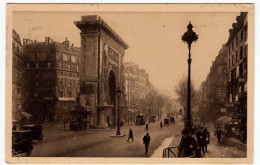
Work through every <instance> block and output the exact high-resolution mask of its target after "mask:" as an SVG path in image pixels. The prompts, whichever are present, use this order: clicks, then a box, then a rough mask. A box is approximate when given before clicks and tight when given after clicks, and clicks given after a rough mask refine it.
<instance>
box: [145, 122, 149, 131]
mask: <svg viewBox="0 0 260 165" xmlns="http://www.w3.org/2000/svg"><path fill="white" fill-rule="evenodd" d="M145 130H146V131H148V123H146V125H145Z"/></svg>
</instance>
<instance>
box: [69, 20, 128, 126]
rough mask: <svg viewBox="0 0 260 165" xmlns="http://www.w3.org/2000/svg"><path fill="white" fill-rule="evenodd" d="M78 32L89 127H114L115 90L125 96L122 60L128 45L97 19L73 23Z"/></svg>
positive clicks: (102, 21) (81, 76)
mask: <svg viewBox="0 0 260 165" xmlns="http://www.w3.org/2000/svg"><path fill="white" fill-rule="evenodd" d="M74 23H75V25H76V26H77V27H78V28H79V29H80V30H81V33H80V36H81V59H82V60H81V67H80V79H81V82H82V83H81V84H82V85H83V86H84V89H88V90H83V91H81V93H80V94H81V95H85V99H86V102H87V103H88V106H87V107H88V110H89V111H91V119H90V120H91V125H92V126H94V127H107V126H111V127H112V126H115V122H116V118H115V116H116V98H117V97H116V90H117V88H118V87H120V88H121V89H122V91H123V92H124V79H123V58H124V54H125V52H124V51H125V50H126V49H127V48H128V45H127V44H126V43H125V42H124V41H123V40H122V39H121V38H120V37H119V36H118V34H116V32H115V31H113V30H112V29H111V28H110V27H109V26H108V25H107V24H106V22H104V20H102V19H101V18H100V17H99V16H97V15H91V16H82V17H81V21H75V22H74Z"/></svg>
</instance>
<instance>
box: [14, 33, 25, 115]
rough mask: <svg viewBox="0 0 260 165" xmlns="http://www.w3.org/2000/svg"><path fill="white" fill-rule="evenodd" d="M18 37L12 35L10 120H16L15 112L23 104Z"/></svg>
mask: <svg viewBox="0 0 260 165" xmlns="http://www.w3.org/2000/svg"><path fill="white" fill-rule="evenodd" d="M22 51H23V47H22V43H21V40H20V36H19V35H18V34H17V33H16V32H15V30H13V33H12V118H13V119H17V111H18V110H21V109H22V108H23V103H24V95H23V93H24V86H23V84H24V57H23V53H22Z"/></svg>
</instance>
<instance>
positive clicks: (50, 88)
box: [23, 37, 81, 121]
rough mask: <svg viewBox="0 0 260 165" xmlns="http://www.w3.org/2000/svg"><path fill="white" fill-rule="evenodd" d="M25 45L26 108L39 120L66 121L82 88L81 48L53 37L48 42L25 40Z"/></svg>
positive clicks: (46, 39)
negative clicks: (80, 70) (80, 72)
mask: <svg viewBox="0 0 260 165" xmlns="http://www.w3.org/2000/svg"><path fill="white" fill-rule="evenodd" d="M23 45H24V60H25V80H26V81H25V88H26V92H25V95H26V104H25V108H26V109H25V110H26V111H27V112H29V113H31V114H32V115H34V116H35V117H37V118H38V119H39V120H50V121H61V120H65V119H66V118H68V117H69V111H70V110H71V109H72V108H73V105H74V104H75V103H76V97H77V96H78V93H79V90H80V85H79V83H80V82H79V68H80V63H81V57H80V52H81V51H80V48H78V47H75V46H73V44H72V45H70V44H69V41H67V39H66V41H64V42H62V43H58V42H55V41H53V40H52V39H51V38H49V37H46V38H45V42H36V41H35V42H34V41H31V40H28V39H24V43H23Z"/></svg>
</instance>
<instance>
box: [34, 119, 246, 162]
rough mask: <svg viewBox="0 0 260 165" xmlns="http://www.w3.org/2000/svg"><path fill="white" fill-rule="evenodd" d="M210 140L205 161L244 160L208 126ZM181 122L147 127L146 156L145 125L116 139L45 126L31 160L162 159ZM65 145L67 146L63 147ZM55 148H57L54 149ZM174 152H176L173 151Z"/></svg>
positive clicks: (99, 132) (100, 132)
mask: <svg viewBox="0 0 260 165" xmlns="http://www.w3.org/2000/svg"><path fill="white" fill-rule="evenodd" d="M206 127H207V128H208V130H209V131H210V134H211V139H210V145H209V146H208V151H207V152H206V154H205V155H203V157H205V158H231V157H232V158H236V157H237V158H238V157H240V158H241V157H246V150H243V149H241V148H239V147H237V146H236V145H225V144H218V142H217V139H216V137H215V136H214V127H213V125H212V124H207V125H206ZM130 128H132V130H133V134H134V142H132V141H131V140H130V141H129V142H127V138H128V131H129V129H130ZM182 129H183V123H182V122H181V121H180V119H179V120H178V119H177V120H176V123H175V124H170V126H164V127H163V128H162V129H161V128H160V126H159V121H157V122H156V123H151V124H150V125H149V131H148V132H149V134H150V136H151V143H150V146H149V153H148V154H145V152H144V145H143V143H142V138H143V136H144V135H145V133H146V131H145V126H144V125H143V126H135V125H126V126H123V127H121V133H122V134H125V135H126V136H124V137H120V138H115V137H111V135H114V134H115V132H116V130H115V129H104V130H88V131H80V132H79V133H75V132H73V131H63V130H61V129H59V127H57V126H56V127H51V126H49V125H47V126H45V129H44V130H43V132H44V134H45V138H44V142H43V143H42V144H40V143H38V142H37V143H34V146H33V147H34V149H33V152H32V155H31V156H33V157H37V156H44V157H48V156H60V157H162V152H163V149H164V148H166V147H169V146H177V145H178V144H179V142H180V138H181V134H180V132H181V130H182ZM65 144H66V145H65ZM53 146H56V147H53ZM174 152H177V150H175V151H174Z"/></svg>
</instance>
